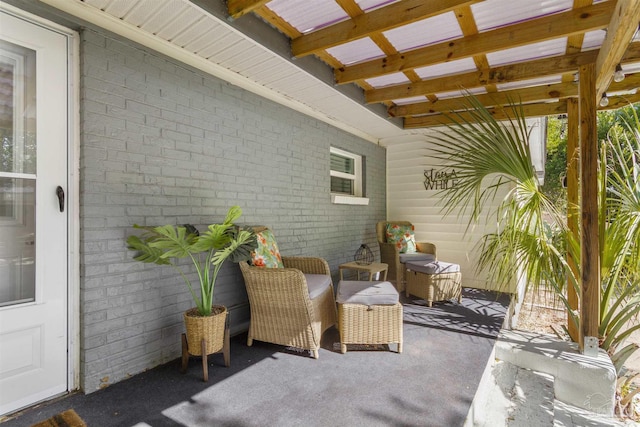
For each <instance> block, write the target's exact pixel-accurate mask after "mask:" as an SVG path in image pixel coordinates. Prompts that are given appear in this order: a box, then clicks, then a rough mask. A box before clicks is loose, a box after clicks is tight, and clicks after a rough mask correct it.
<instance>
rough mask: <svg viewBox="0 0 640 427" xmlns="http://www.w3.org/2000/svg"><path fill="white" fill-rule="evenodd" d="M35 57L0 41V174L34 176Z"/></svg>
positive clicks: (17, 47) (21, 48)
mask: <svg viewBox="0 0 640 427" xmlns="http://www.w3.org/2000/svg"><path fill="white" fill-rule="evenodd" d="M35 65H36V53H35V51H33V50H31V49H26V48H24V47H21V46H17V45H14V44H13V43H9V42H6V41H3V40H0V172H15V173H27V174H35V173H36V80H35V69H36V67H35Z"/></svg>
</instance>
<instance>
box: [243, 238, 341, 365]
mask: <svg viewBox="0 0 640 427" xmlns="http://www.w3.org/2000/svg"><path fill="white" fill-rule="evenodd" d="M264 229H265V228H264V227H257V228H255V230H256V232H259V231H261V230H264ZM282 261H283V263H284V266H285V268H265V267H254V266H251V265H249V263H248V262H240V263H239V264H240V270H241V271H242V275H243V276H244V281H245V284H246V287H247V294H248V295H249V305H250V309H251V323H250V326H249V335H248V338H247V345H249V346H251V345H252V344H253V340H254V339H255V340H258V341H265V342H270V343H273V344H280V345H284V346H289V347H295V348H300V349H304V350H309V351H310V352H311V353H312V355H313V357H314V358H315V359H317V358H318V349H319V348H320V340H321V338H322V333H323V332H324V331H325V330H327V329H328V328H330V327H331V326H333V325H335V323H336V319H337V314H336V303H335V294H334V291H333V282H332V281H331V272H330V270H329V264H327V262H326V261H325V260H324V259H322V258H308V257H306V258H305V257H282ZM320 275H324V276H326V277H322V276H320Z"/></svg>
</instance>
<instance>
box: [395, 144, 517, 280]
mask: <svg viewBox="0 0 640 427" xmlns="http://www.w3.org/2000/svg"><path fill="white" fill-rule="evenodd" d="M433 148H434V147H433V145H432V144H431V142H430V137H429V136H416V140H415V141H414V142H406V143H402V144H396V145H391V146H389V147H388V148H387V219H388V220H404V221H410V222H411V223H412V224H413V225H414V226H415V234H416V240H417V241H419V242H431V243H434V244H435V245H436V247H437V254H438V259H439V260H442V261H447V262H453V263H456V264H460V268H461V270H462V285H463V286H466V287H472V288H480V289H499V290H503V291H504V290H505V287H504V286H499V285H498V284H494V283H489V282H488V281H487V278H486V274H484V273H481V272H478V271H477V268H476V266H477V260H478V250H477V244H478V242H479V241H480V239H481V237H482V236H483V235H485V234H487V233H490V232H493V231H494V230H495V217H490V218H486V217H485V218H483V220H482V221H481V223H480V224H478V225H476V226H474V227H472V228H470V229H468V227H467V225H468V223H469V218H470V215H468V214H464V213H462V212H453V213H451V214H449V215H444V213H443V207H444V206H443V204H442V203H441V201H440V198H439V196H438V190H435V189H434V190H427V189H425V184H424V181H425V175H424V173H425V171H428V170H431V169H434V170H435V171H445V172H450V171H451V169H455V165H444V164H442V163H440V162H439V161H438V160H436V159H434V158H433V157H432V156H431V153H432V150H433ZM498 200H499V199H498ZM496 205H497V202H496Z"/></svg>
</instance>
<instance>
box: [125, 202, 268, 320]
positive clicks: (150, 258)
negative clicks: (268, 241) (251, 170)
mask: <svg viewBox="0 0 640 427" xmlns="http://www.w3.org/2000/svg"><path fill="white" fill-rule="evenodd" d="M241 215H242V210H241V209H240V207H239V206H232V207H231V208H230V209H229V211H228V212H227V216H226V218H225V219H224V221H223V222H222V223H220V224H211V225H209V226H208V227H207V230H206V231H205V232H203V233H202V234H200V233H199V232H198V231H197V230H196V228H195V227H193V226H191V225H184V226H174V225H163V226H158V227H145V226H139V225H134V227H135V228H138V229H142V230H144V232H143V233H142V235H141V236H136V235H132V236H129V237H128V238H127V245H128V248H129V249H131V250H133V251H136V252H137V253H136V255H135V256H134V259H135V260H137V261H140V262H144V263H153V264H158V265H169V266H171V267H173V268H174V269H175V270H176V271H178V273H179V274H180V276H181V277H182V279H183V280H184V282H185V283H186V285H187V287H188V288H189V292H190V293H191V296H192V298H193V301H194V303H195V304H196V307H197V309H198V313H199V314H200V315H201V316H209V315H211V307H212V305H213V293H214V289H215V284H216V279H217V278H218V273H219V272H220V269H221V268H222V265H223V263H224V262H225V261H226V260H227V259H230V260H231V261H232V262H239V261H244V260H248V259H249V258H250V256H251V251H253V250H254V249H255V248H256V247H257V242H256V236H255V234H254V233H253V232H252V231H251V230H244V229H241V228H238V227H236V226H235V225H234V222H235V221H237V220H238V219H239V218H240V216H241ZM182 258H188V259H189V260H190V261H191V264H192V266H193V267H194V268H195V270H196V273H197V275H198V282H199V288H200V289H199V295H198V293H197V292H196V289H195V286H194V285H193V284H192V283H191V280H190V279H189V277H188V275H187V273H185V271H184V270H183V263H180V262H179V260H180V259H182Z"/></svg>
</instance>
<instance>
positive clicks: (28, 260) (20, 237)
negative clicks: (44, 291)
mask: <svg viewBox="0 0 640 427" xmlns="http://www.w3.org/2000/svg"><path fill="white" fill-rule="evenodd" d="M35 200H36V181H35V180H33V179H14V178H0V230H1V231H0V237H1V238H0V307H2V306H5V305H11V304H17V303H22V302H28V301H33V300H34V298H35V274H36V265H35V264H36V263H35V253H36V247H35V230H36V228H35V213H36V204H35Z"/></svg>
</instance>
